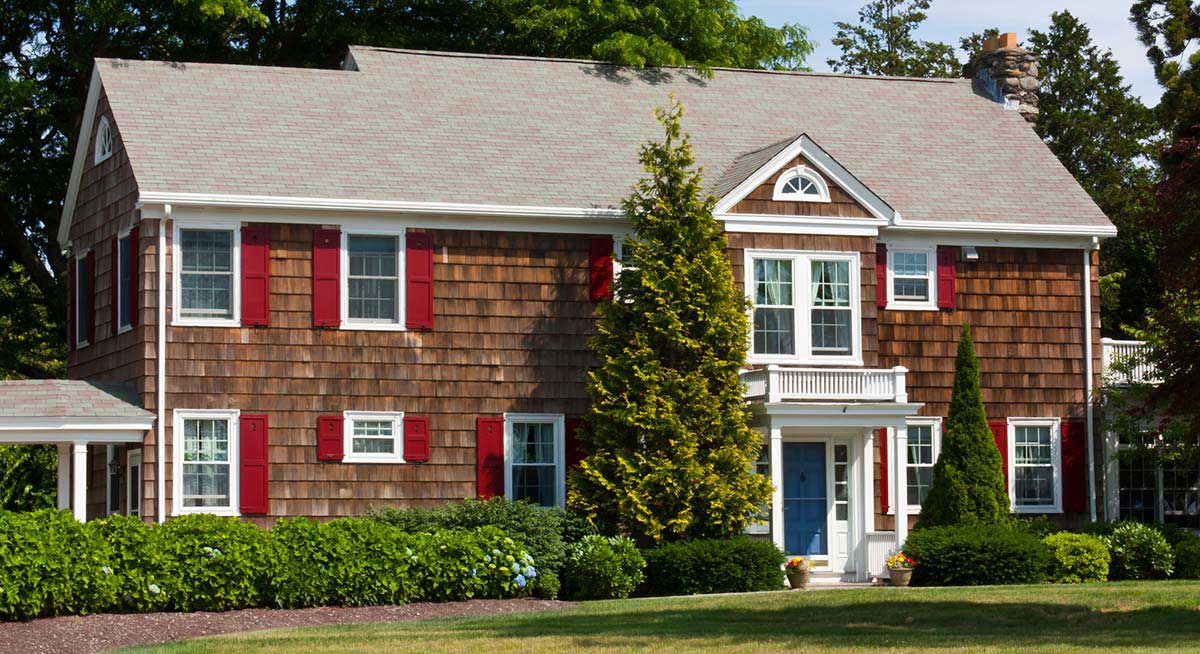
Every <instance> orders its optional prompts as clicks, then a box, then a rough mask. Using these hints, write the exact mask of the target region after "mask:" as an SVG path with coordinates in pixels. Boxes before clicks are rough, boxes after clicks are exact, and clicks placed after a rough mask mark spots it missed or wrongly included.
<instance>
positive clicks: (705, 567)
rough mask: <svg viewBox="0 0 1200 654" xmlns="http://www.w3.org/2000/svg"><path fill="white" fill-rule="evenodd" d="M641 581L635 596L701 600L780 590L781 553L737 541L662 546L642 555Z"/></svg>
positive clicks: (771, 546) (748, 540)
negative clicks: (706, 596)
mask: <svg viewBox="0 0 1200 654" xmlns="http://www.w3.org/2000/svg"><path fill="white" fill-rule="evenodd" d="M642 554H643V556H644V557H645V558H646V580H645V581H644V582H642V585H641V587H640V588H639V589H638V591H637V594H639V595H643V596H656V595H702V594H708V593H738V592H750V591H760V590H780V589H782V588H783V561H784V556H783V552H781V551H779V548H778V547H775V544H774V543H772V542H771V541H768V540H759V539H753V538H748V537H745V536H739V537H735V538H723V539H698V540H688V541H680V542H676V543H665V544H662V545H658V546H655V547H652V548H650V549H648V550H645V551H644V552H643V553H642Z"/></svg>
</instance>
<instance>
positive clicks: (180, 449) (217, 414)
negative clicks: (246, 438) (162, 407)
mask: <svg viewBox="0 0 1200 654" xmlns="http://www.w3.org/2000/svg"><path fill="white" fill-rule="evenodd" d="M172 413H173V414H174V415H173V416H172V417H173V419H172V426H171V444H172V447H171V459H172V461H171V463H172V465H171V468H172V471H173V477H172V480H171V489H172V493H171V496H172V499H173V501H172V504H173V513H172V515H184V514H188V513H210V514H213V515H228V516H236V515H240V507H239V498H240V497H241V485H240V479H239V476H238V469H239V467H240V466H239V462H240V461H241V452H240V450H239V444H238V441H239V438H238V420H239V417H240V415H241V412H240V411H239V410H237V409H175V410H174V411H173V412H172ZM187 420H225V421H226V422H227V429H228V432H227V433H228V437H229V445H228V452H229V459H228V461H226V462H224V463H222V462H220V461H204V462H189V463H192V464H193V465H228V466H229V504H228V505H226V506H184V497H183V471H184V465H185V462H184V460H183V459H184V448H185V447H186V445H185V443H184V422H185V421H187ZM189 497H203V496H189Z"/></svg>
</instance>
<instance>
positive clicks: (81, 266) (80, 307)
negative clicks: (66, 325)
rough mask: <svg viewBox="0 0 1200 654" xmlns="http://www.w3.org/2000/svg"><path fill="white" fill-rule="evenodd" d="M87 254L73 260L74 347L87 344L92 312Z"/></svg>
mask: <svg viewBox="0 0 1200 654" xmlns="http://www.w3.org/2000/svg"><path fill="white" fill-rule="evenodd" d="M87 261H88V258H87V253H84V254H83V255H82V256H80V257H77V258H76V259H75V279H74V280H73V281H74V282H75V297H74V298H73V300H74V302H75V347H83V346H85V345H87V344H88V320H90V319H91V318H90V317H91V312H92V296H91V293H89V292H88V291H89V290H90V288H89V286H90V280H89V279H88V265H87Z"/></svg>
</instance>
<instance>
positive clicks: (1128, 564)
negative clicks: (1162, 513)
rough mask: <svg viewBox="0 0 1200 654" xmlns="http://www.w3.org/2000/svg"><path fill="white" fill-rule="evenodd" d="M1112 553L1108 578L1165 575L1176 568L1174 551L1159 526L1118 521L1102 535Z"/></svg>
mask: <svg viewBox="0 0 1200 654" xmlns="http://www.w3.org/2000/svg"><path fill="white" fill-rule="evenodd" d="M1102 538H1103V539H1104V542H1105V543H1107V544H1108V553H1109V555H1110V556H1111V557H1112V563H1111V564H1110V565H1109V572H1108V578H1109V579H1165V578H1166V577H1169V576H1170V575H1171V572H1172V571H1173V570H1174V568H1175V552H1174V550H1173V549H1172V548H1171V545H1170V543H1168V542H1167V539H1166V538H1165V537H1163V534H1162V532H1161V531H1159V530H1158V529H1156V528H1154V527H1151V526H1150V525H1144V524H1142V523H1140V522H1120V523H1117V524H1115V525H1113V526H1112V527H1111V529H1110V530H1109V533H1108V534H1107V535H1105V536H1102Z"/></svg>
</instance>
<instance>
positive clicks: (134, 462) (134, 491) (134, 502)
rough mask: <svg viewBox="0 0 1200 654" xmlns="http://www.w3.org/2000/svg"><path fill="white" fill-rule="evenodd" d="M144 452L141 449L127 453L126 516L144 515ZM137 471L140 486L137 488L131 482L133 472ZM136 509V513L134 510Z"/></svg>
mask: <svg viewBox="0 0 1200 654" xmlns="http://www.w3.org/2000/svg"><path fill="white" fill-rule="evenodd" d="M141 468H142V450H141V449H140V448H134V449H130V450H128V451H126V452H125V515H133V516H139V517H140V516H141V514H142V481H143V480H142V470H141ZM134 469H137V471H138V484H137V486H136V487H135V486H134V485H133V484H132V483H131V482H132V481H133V475H132V474H131V471H133V470H134ZM135 507H136V511H137V512H136V513H135V512H134V509H135Z"/></svg>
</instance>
